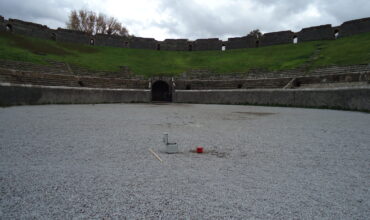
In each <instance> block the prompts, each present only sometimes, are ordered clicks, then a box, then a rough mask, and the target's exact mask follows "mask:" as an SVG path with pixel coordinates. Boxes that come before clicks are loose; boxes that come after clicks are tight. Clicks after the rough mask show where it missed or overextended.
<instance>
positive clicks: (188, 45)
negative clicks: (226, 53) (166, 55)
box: [0, 16, 370, 51]
mask: <svg viewBox="0 0 370 220" xmlns="http://www.w3.org/2000/svg"><path fill="white" fill-rule="evenodd" d="M6 25H9V27H10V28H11V31H12V32H13V33H16V34H21V35H26V36H31V37H38V38H44V39H52V40H56V41H60V42H70V43H79V44H86V45H98V46H111V47H127V48H135V49H149V50H174V51H189V50H191V51H193V50H194V51H203V50H221V48H222V46H223V45H224V46H226V49H241V48H254V47H258V46H271V45H278V44H289V43H293V37H294V36H297V37H298V41H299V42H305V41H313V40H333V39H335V37H334V32H335V31H336V30H337V31H339V37H346V36H351V35H354V34H359V33H364V32H370V18H363V19H358V20H352V21H347V22H344V23H343V24H342V25H340V26H339V27H335V28H332V27H331V25H321V26H316V27H310V28H303V29H302V30H301V31H300V32H299V33H293V32H292V31H280V32H273V33H266V34H264V35H263V36H262V37H261V39H259V40H257V39H255V38H254V37H250V36H243V37H235V38H229V39H228V40H227V41H225V42H222V41H221V40H219V39H218V38H210V39H198V40H195V41H189V40H187V39H166V40H164V41H157V40H155V39H154V38H141V37H131V38H126V37H117V36H109V35H101V34H99V35H94V36H91V35H87V34H85V33H82V32H79V31H71V30H66V29H62V28H58V29H57V30H53V29H49V28H48V27H47V26H45V25H40V24H35V23H31V22H25V21H21V20H17V19H9V20H5V19H4V18H3V17H1V16H0V31H4V30H6Z"/></svg>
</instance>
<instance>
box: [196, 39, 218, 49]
mask: <svg viewBox="0 0 370 220" xmlns="http://www.w3.org/2000/svg"><path fill="white" fill-rule="evenodd" d="M221 47H222V41H221V40H220V39H218V38H209V39H198V40H195V41H194V43H193V49H194V50H221Z"/></svg>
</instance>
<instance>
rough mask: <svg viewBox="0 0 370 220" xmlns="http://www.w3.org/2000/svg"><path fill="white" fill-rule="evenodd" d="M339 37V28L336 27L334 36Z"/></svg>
mask: <svg viewBox="0 0 370 220" xmlns="http://www.w3.org/2000/svg"><path fill="white" fill-rule="evenodd" d="M338 37H339V29H335V30H334V38H335V39H338Z"/></svg>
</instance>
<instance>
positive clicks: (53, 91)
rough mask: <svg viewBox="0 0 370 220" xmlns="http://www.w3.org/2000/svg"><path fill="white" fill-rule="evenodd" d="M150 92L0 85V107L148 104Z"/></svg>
mask: <svg viewBox="0 0 370 220" xmlns="http://www.w3.org/2000/svg"><path fill="white" fill-rule="evenodd" d="M150 100H151V96H150V90H138V89H136V90H134V89H131V90H127V89H87V88H67V87H47V86H24V85H23V86H22V85H7V84H0V106H12V105H41V104H98V103H142V102H150Z"/></svg>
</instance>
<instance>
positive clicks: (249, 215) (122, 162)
mask: <svg viewBox="0 0 370 220" xmlns="http://www.w3.org/2000/svg"><path fill="white" fill-rule="evenodd" d="M163 132H168V133H169V138H170V141H174V142H177V143H178V144H179V147H180V149H181V153H179V154H174V155H168V154H164V153H159V150H160V149H161V148H162V147H163V143H162V135H163ZM0 144H1V146H0V150H1V151H0V153H1V154H0V219H33V218H35V219H369V216H370V114H368V113H361V112H349V111H334V110H318V109H299V108H278V107H256V106H232V105H188V104H107V105H45V106H20V107H9V108H0ZM198 145H201V146H203V147H204V149H205V153H204V154H196V153H193V152H191V150H193V149H195V148H196V146H198ZM149 148H152V149H153V150H154V151H155V152H157V153H158V154H159V156H160V157H161V158H162V159H163V163H161V162H160V161H159V160H157V159H156V158H155V157H154V156H153V155H152V154H151V153H150V152H149V150H148V149H149Z"/></svg>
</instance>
